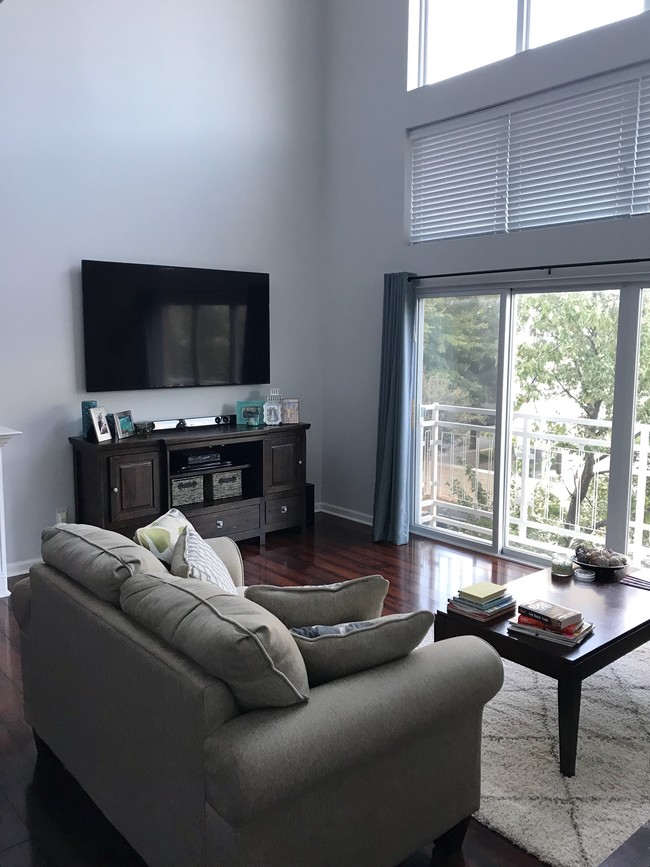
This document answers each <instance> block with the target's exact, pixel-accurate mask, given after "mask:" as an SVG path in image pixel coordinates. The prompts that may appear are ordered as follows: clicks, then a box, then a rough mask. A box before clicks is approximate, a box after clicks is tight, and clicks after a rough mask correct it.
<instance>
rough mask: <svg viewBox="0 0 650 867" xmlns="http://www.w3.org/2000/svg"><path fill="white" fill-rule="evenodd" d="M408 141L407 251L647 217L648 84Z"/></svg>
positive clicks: (619, 86) (437, 129) (438, 128)
mask: <svg viewBox="0 0 650 867" xmlns="http://www.w3.org/2000/svg"><path fill="white" fill-rule="evenodd" d="M592 86H593V85H592ZM486 114H487V113H486ZM410 141H411V157H412V177H411V182H412V187H411V240H412V241H413V243H420V242H423V241H432V240H435V239H438V238H454V237H462V236H467V235H478V234H484V233H487V232H512V231H516V230H519V229H526V228H531V227H534V226H547V225H558V224H561V223H567V222H577V221H580V220H596V219H602V218H607V217H608V218H612V217H621V216H630V215H632V214H644V213H649V212H650V76H643V77H640V78H635V79H633V80H630V81H623V82H621V81H619V82H617V83H616V84H611V85H609V86H606V87H601V88H598V89H592V90H590V91H588V92H586V93H579V94H577V95H575V91H574V95H572V96H570V97H566V98H564V99H555V100H553V101H548V102H545V103H537V104H533V105H532V106H531V107H525V108H522V109H520V110H516V111H511V112H504V113H503V114H502V115H500V116H495V114H494V112H492V113H491V114H490V116H489V117H488V118H487V119H486V120H480V121H476V120H473V122H471V123H467V124H466V125H465V126H463V125H462V121H461V125H459V122H458V121H455V122H454V123H453V124H444V125H442V124H441V125H431V126H429V127H426V128H423V129H420V130H416V131H414V132H412V133H411V134H410Z"/></svg>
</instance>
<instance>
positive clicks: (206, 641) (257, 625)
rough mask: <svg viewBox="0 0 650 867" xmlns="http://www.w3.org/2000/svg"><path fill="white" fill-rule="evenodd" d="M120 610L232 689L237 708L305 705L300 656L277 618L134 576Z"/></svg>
mask: <svg viewBox="0 0 650 867" xmlns="http://www.w3.org/2000/svg"><path fill="white" fill-rule="evenodd" d="M120 605H121V607H122V610H123V611H124V612H125V613H126V614H128V615H129V616H130V617H132V618H133V619H134V620H136V621H137V622H138V623H140V624H141V625H142V626H145V627H146V628H147V629H150V630H151V631H152V632H154V633H155V634H156V635H158V636H159V637H160V638H163V639H164V640H165V641H167V642H168V643H169V644H170V645H172V647H175V648H176V649H177V650H179V651H181V652H182V653H184V654H186V655H187V656H189V657H191V658H192V659H193V660H194V661H195V662H197V663H198V664H199V665H200V666H201V667H202V668H203V669H204V670H205V671H207V672H208V673H209V674H212V675H214V676H215V677H218V678H219V679H220V680H223V681H224V682H225V683H226V684H228V686H229V687H230V689H231V691H232V693H233V695H234V697H235V701H236V702H237V704H238V706H239V708H240V709H241V710H251V709H253V708H260V707H286V706H288V705H292V704H297V703H299V702H303V701H306V700H307V696H308V693H309V684H308V681H307V671H306V669H305V663H304V662H303V659H302V656H301V655H300V651H299V650H298V647H297V645H296V643H295V641H294V640H293V638H292V636H291V633H290V632H289V630H288V629H287V628H286V626H284V625H283V624H282V623H281V622H280V621H279V620H278V619H277V618H276V617H274V616H273V615H272V614H271V613H270V612H268V611H266V610H265V609H264V608H262V607H261V606H259V605H256V604H255V603H254V602H251V601H250V600H248V599H244V598H243V597H242V596H238V595H233V594H231V593H224V591H223V590H221V589H220V588H219V587H217V586H216V585H215V584H209V583H206V582H205V581H197V580H195V579H192V578H174V577H173V576H168V577H166V578H159V577H157V576H154V575H143V574H140V575H134V576H133V577H132V578H129V579H128V580H127V581H125V582H124V584H123V585H122V589H121V593H120Z"/></svg>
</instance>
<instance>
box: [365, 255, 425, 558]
mask: <svg viewBox="0 0 650 867" xmlns="http://www.w3.org/2000/svg"><path fill="white" fill-rule="evenodd" d="M410 276H413V275H410V274H408V273H406V272H400V273H396V274H385V275H384V318H383V325H382V343H381V369H380V379H379V407H378V418H377V465H376V473H375V498H374V508H373V527H372V529H373V538H374V540H375V542H382V541H387V542H392V543H393V544H395V545H404V544H405V543H406V542H408V538H409V524H410V509H409V487H410V485H409V478H410V451H411V399H412V385H413V376H414V360H415V351H414V347H415V309H416V303H415V289H414V285H413V283H410V282H409V279H408V278H409V277H410Z"/></svg>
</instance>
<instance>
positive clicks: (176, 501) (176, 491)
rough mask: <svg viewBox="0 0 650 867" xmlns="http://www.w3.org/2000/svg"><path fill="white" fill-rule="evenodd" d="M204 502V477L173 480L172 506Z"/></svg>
mask: <svg viewBox="0 0 650 867" xmlns="http://www.w3.org/2000/svg"><path fill="white" fill-rule="evenodd" d="M202 502H203V476H191V477H189V478H186V479H172V506H187V505H189V504H190V503H202Z"/></svg>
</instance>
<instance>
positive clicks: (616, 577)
mask: <svg viewBox="0 0 650 867" xmlns="http://www.w3.org/2000/svg"><path fill="white" fill-rule="evenodd" d="M573 562H574V563H575V564H576V566H581V567H582V568H583V569H591V571H592V572H595V573H596V581H601V582H602V583H605V582H606V581H610V582H611V581H620V580H621V578H623V576H624V575H625V566H594V565H593V564H592V563H583V562H582V561H581V560H578V558H577V557H574V558H573Z"/></svg>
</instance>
